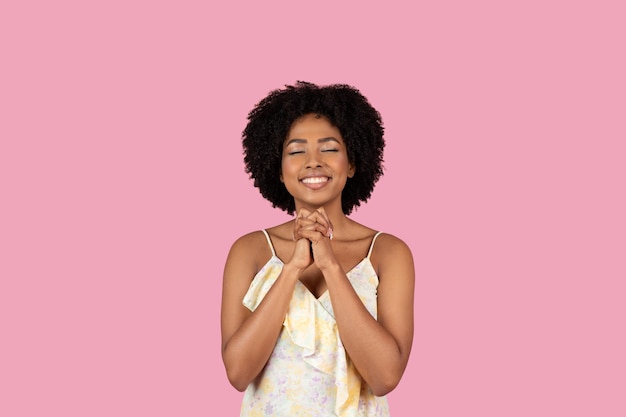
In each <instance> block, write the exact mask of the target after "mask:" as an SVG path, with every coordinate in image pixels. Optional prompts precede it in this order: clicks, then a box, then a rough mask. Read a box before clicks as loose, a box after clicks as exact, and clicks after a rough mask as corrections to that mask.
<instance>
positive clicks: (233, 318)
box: [221, 114, 415, 396]
mask: <svg viewBox="0 0 626 417" xmlns="http://www.w3.org/2000/svg"><path fill="white" fill-rule="evenodd" d="M354 171H355V170H354V165H353V164H352V163H351V162H350V161H349V160H348V154H347V151H346V148H345V144H344V142H343V138H342V137H341V133H340V132H339V130H338V129H337V128H336V127H335V126H333V125H332V124H331V123H330V122H329V121H328V120H327V119H326V118H324V117H323V116H318V115H314V114H309V115H305V116H303V117H302V118H300V119H298V120H296V122H294V124H293V125H292V127H291V129H290V131H289V133H288V135H287V138H286V139H285V142H284V145H283V156H282V164H281V181H282V182H283V183H284V184H285V186H286V187H287V190H288V191H289V193H290V194H291V195H292V196H293V198H294V201H295V207H296V218H295V219H294V220H292V221H289V222H286V223H283V224H281V225H278V226H275V227H272V228H270V229H267V231H268V233H269V235H270V238H271V240H272V243H273V245H274V248H275V250H276V255H277V256H278V257H279V258H280V259H281V260H282V261H283V263H284V266H283V269H282V272H281V273H280V275H279V277H278V278H277V279H276V282H275V283H274V285H273V286H272V288H271V289H270V290H269V291H268V293H267V294H266V296H265V298H264V299H263V301H262V302H261V303H260V304H259V306H258V307H257V308H256V310H255V311H254V312H251V311H250V310H248V309H247V308H246V307H244V306H243V305H242V300H243V297H244V295H245V294H246V292H247V290H248V288H249V286H250V283H251V282H252V279H253V278H254V276H255V275H256V273H257V272H258V271H259V270H260V269H261V268H262V267H263V265H265V264H266V263H267V261H268V260H269V259H270V257H271V256H272V253H271V249H270V248H269V246H268V244H267V241H266V239H265V236H264V235H263V233H262V232H260V231H257V232H253V233H250V234H247V235H245V236H242V237H241V238H239V239H238V240H237V241H236V242H235V243H234V244H233V246H232V248H231V250H230V253H229V255H228V258H227V261H226V266H225V268H224V282H223V292H222V313H221V318H222V323H221V326H222V357H223V361H224V365H225V367H226V373H227V375H228V379H229V381H230V383H231V384H232V385H233V386H234V387H235V388H236V389H237V390H239V391H243V390H245V389H246V388H247V386H248V385H249V384H250V383H251V382H252V381H253V380H254V379H255V378H256V377H257V376H258V375H259V374H260V373H261V371H262V370H263V367H264V366H265V364H266V363H267V360H268V359H269V357H270V355H271V353H272V351H273V349H274V346H275V344H276V340H277V339H278V336H279V333H280V331H281V329H282V326H283V321H284V319H285V315H286V314H287V309H288V306H289V301H290V299H291V296H292V294H293V291H294V288H295V285H296V282H297V281H298V280H299V281H300V282H302V283H303V284H304V285H305V286H306V287H307V288H308V289H309V291H310V292H311V293H312V294H313V295H314V296H315V297H316V298H319V297H320V296H321V295H322V294H323V293H324V292H326V291H328V293H329V296H330V300H331V303H332V306H333V311H334V314H335V320H336V322H337V327H338V330H339V335H340V337H341V340H342V342H343V345H344V347H345V349H346V352H347V354H348V355H349V357H350V359H351V360H352V362H353V364H354V366H355V367H356V369H357V370H358V372H359V374H360V375H361V376H362V378H363V379H364V380H365V382H366V383H367V385H369V386H370V388H371V389H372V391H373V393H374V394H375V395H377V396H382V395H385V394H387V393H388V392H390V391H391V390H393V389H394V388H395V387H396V385H397V384H398V382H399V381H400V378H401V377H402V374H403V373H404V370H405V369H406V365H407V362H408V359H409V353H410V351H411V344H412V341H413V294H414V282H415V273H414V265H413V257H412V255H411V252H410V250H409V248H408V247H407V245H406V244H405V243H404V242H402V241H401V240H400V239H398V238H396V237H394V236H392V235H389V234H386V233H383V234H381V235H380V236H379V237H378V238H377V240H376V243H375V245H374V250H373V252H372V255H371V257H370V261H371V262H372V265H373V267H374V269H375V271H376V273H377V275H378V278H379V285H378V320H376V319H374V318H373V317H372V316H371V314H370V313H369V312H368V311H367V309H366V308H365V306H364V305H363V303H362V302H361V300H360V299H359V297H358V295H357V293H356V292H355V290H354V288H353V287H352V285H351V284H350V281H349V280H348V278H347V276H346V272H347V271H350V270H351V269H352V268H353V267H354V266H356V265H357V264H358V263H359V262H361V261H362V260H363V259H364V258H365V257H366V255H367V252H368V250H369V247H370V244H371V241H372V239H373V237H374V235H375V234H376V231H375V230H373V229H370V228H368V227H366V226H364V225H361V224H359V223H357V222H355V221H353V220H351V219H350V218H348V217H347V216H346V215H345V214H344V213H343V211H342V207H341V191H342V190H343V187H344V186H345V184H346V181H347V179H348V178H350V177H352V176H353V175H354Z"/></svg>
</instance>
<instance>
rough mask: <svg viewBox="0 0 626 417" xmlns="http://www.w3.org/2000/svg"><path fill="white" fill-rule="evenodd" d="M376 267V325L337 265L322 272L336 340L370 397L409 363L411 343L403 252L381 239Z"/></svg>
mask: <svg viewBox="0 0 626 417" xmlns="http://www.w3.org/2000/svg"><path fill="white" fill-rule="evenodd" d="M376 245H377V246H376V248H377V249H378V250H375V253H376V257H377V258H378V259H377V263H378V275H379V280H380V283H379V286H378V321H377V320H375V319H374V318H373V317H372V316H371V314H370V313H369V312H368V311H367V309H366V308H365V306H364V305H363V303H362V302H361V300H360V299H359V297H358V295H357V294H356V292H355V291H354V289H353V287H352V285H351V284H350V281H349V280H348V278H347V277H346V274H345V272H344V271H343V270H342V269H341V267H340V266H339V265H338V264H335V263H333V264H331V265H330V266H328V267H326V268H325V269H324V270H322V272H323V274H324V277H325V279H326V283H327V285H328V289H329V294H330V298H331V302H332V304H333V311H334V312H335V318H336V320H337V326H338V328H339V334H340V335H341V340H342V342H343V344H344V346H345V348H346V351H347V352H348V355H349V356H350V359H351V360H352V362H353V363H354V365H355V367H356V368H357V370H358V371H359V373H360V374H361V376H362V377H363V379H364V380H365V381H366V382H367V384H368V385H369V386H370V388H371V389H372V391H373V392H374V394H375V395H378V396H382V395H385V394H387V393H388V392H390V391H391V390H393V389H394V388H395V387H396V385H397V384H398V382H399V381H400V378H401V377H402V374H403V373H404V370H405V369H406V365H407V363H408V359H409V353H410V351H411V345H412V341H413V293H414V280H415V278H414V276H415V272H414V266H413V257H412V255H411V252H410V250H409V248H408V247H407V246H406V245H405V244H404V242H402V241H401V240H399V239H397V238H395V237H393V236H391V235H381V236H380V237H379V238H378V240H377V241H376Z"/></svg>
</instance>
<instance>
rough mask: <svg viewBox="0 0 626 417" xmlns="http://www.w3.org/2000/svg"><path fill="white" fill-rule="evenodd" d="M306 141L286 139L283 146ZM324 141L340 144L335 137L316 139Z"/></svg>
mask: <svg viewBox="0 0 626 417" xmlns="http://www.w3.org/2000/svg"><path fill="white" fill-rule="evenodd" d="M307 142H308V141H307V140H306V139H298V138H295V139H289V140H288V141H287V143H285V146H289V145H291V144H292V143H307ZM326 142H337V143H338V144H341V143H340V142H339V141H338V140H337V139H336V138H334V137H332V136H329V137H327V138H320V139H318V140H317V143H326Z"/></svg>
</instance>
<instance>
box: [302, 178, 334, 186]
mask: <svg viewBox="0 0 626 417" xmlns="http://www.w3.org/2000/svg"><path fill="white" fill-rule="evenodd" d="M326 181H328V178H327V177H311V178H304V179H303V180H302V182H303V183H305V184H320V183H322V182H326Z"/></svg>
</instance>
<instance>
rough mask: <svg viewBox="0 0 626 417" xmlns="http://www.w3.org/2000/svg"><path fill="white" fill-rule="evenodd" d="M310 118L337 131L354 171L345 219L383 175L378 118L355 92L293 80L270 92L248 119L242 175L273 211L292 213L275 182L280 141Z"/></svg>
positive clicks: (345, 87) (345, 199)
mask: <svg viewBox="0 0 626 417" xmlns="http://www.w3.org/2000/svg"><path fill="white" fill-rule="evenodd" d="M311 113H313V114H318V115H321V116H324V117H326V118H327V119H328V120H329V121H330V122H331V123H332V124H333V125H334V126H335V127H337V128H338V129H339V132H340V133H341V136H342V137H343V140H344V142H345V144H346V148H347V151H348V159H349V160H350V162H351V163H352V164H354V166H355V168H356V171H355V174H354V176H353V177H352V178H348V181H347V183H346V186H345V187H344V189H343V192H342V198H341V199H342V209H343V212H344V213H345V214H350V213H351V212H352V210H353V209H354V208H355V207H358V206H360V205H361V202H365V201H367V200H368V199H369V198H370V196H371V194H372V191H373V190H374V185H375V184H376V182H377V181H378V179H379V178H380V176H381V175H382V174H383V149H384V147H385V141H384V138H383V133H384V128H383V123H382V119H381V117H380V113H378V111H377V110H376V109H374V107H372V105H371V104H370V103H369V101H368V100H367V98H365V97H364V96H363V95H362V94H361V93H360V92H359V91H358V90H357V89H356V88H354V87H351V86H349V85H345V84H333V85H328V86H317V85H315V84H312V83H308V82H303V81H298V82H297V83H296V84H295V85H293V86H292V85H286V86H285V88H284V89H278V90H274V91H271V92H270V93H269V94H268V95H267V97H265V98H264V99H262V100H261V101H260V102H259V103H258V104H257V105H256V106H255V107H254V108H253V109H252V110H251V111H250V113H249V114H248V124H247V125H246V128H245V129H244V131H243V134H242V142H243V149H244V162H245V169H246V172H247V173H248V174H249V175H250V178H252V179H253V180H254V186H255V187H257V188H259V190H260V192H261V195H262V196H263V197H265V198H266V199H267V200H269V201H270V202H271V203H272V206H274V207H278V208H280V209H282V210H284V211H286V212H287V213H289V214H293V213H294V211H295V202H294V199H293V197H292V196H291V195H290V194H289V192H288V191H287V188H285V185H284V184H283V183H282V182H281V181H280V171H281V159H282V150H283V142H284V140H285V138H286V137H287V134H288V133H289V129H290V128H291V126H292V124H293V123H294V122H295V121H296V120H297V119H299V118H300V117H302V116H304V115H306V114H311Z"/></svg>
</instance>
